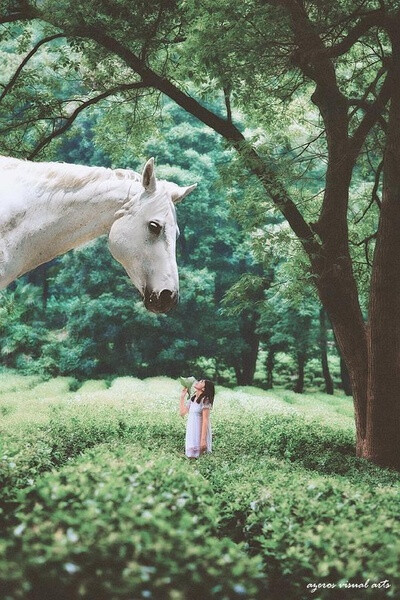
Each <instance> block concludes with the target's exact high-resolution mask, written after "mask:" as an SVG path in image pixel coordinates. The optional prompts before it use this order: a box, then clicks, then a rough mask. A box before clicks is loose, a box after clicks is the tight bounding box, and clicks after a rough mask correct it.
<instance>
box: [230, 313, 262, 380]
mask: <svg viewBox="0 0 400 600" xmlns="http://www.w3.org/2000/svg"><path fill="white" fill-rule="evenodd" d="M256 326H257V314H256V313H253V312H250V311H249V312H247V313H244V314H243V315H242V322H241V326H240V333H241V335H242V338H243V341H244V342H245V343H246V346H247V348H246V350H244V351H243V352H242V354H241V357H240V365H235V367H234V368H235V373H236V379H237V383H238V385H252V383H253V379H254V373H255V371H256V363H257V357H258V349H259V346H260V336H259V335H258V334H257V333H256Z"/></svg>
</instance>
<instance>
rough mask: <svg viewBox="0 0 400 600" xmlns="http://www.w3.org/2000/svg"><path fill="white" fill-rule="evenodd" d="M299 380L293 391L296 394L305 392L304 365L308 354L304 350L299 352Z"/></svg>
mask: <svg viewBox="0 0 400 600" xmlns="http://www.w3.org/2000/svg"><path fill="white" fill-rule="evenodd" d="M296 358H297V380H296V383H295V386H294V388H293V391H294V392H296V394H302V393H303V392H304V367H305V365H306V361H307V356H306V354H305V353H304V352H299V353H298V354H297V357H296Z"/></svg>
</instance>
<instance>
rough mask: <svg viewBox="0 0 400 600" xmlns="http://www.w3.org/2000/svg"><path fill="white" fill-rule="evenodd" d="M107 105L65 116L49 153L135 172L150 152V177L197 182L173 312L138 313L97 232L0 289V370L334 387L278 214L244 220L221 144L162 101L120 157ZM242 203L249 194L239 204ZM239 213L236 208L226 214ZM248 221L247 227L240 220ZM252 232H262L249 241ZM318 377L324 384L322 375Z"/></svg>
mask: <svg viewBox="0 0 400 600" xmlns="http://www.w3.org/2000/svg"><path fill="white" fill-rule="evenodd" d="M108 112H109V107H107V106H104V107H99V108H96V111H93V113H92V114H90V115H85V117H84V118H81V119H80V120H79V122H78V123H77V124H76V127H75V129H74V130H73V132H72V133H71V134H70V135H69V136H68V138H67V139H66V140H63V141H62V142H61V143H60V144H58V146H57V148H56V150H55V151H54V153H53V156H52V159H54V160H57V161H66V162H73V163H78V164H89V165H102V166H106V167H110V166H111V167H112V166H117V165H120V164H121V162H122V163H123V166H124V167H126V168H132V169H134V170H139V171H140V169H141V167H142V164H141V163H142V162H143V161H144V159H145V157H149V156H155V157H156V160H157V175H158V176H159V177H162V178H166V179H170V180H174V181H176V182H177V183H181V184H184V183H186V184H187V183H192V182H195V181H196V182H198V184H199V185H198V190H197V192H196V194H194V195H193V196H192V197H191V198H190V200H188V201H186V202H183V203H182V204H180V205H179V207H178V220H179V228H180V237H179V240H178V257H177V258H178V265H179V270H180V282H181V300H180V304H179V307H178V308H177V309H176V310H175V311H173V312H172V313H170V314H168V315H167V316H165V315H154V314H150V313H148V312H147V311H146V310H145V308H144V307H143V305H142V302H141V300H140V298H139V296H138V294H136V292H135V291H134V290H133V289H132V285H131V283H130V282H129V280H128V277H127V276H126V274H125V272H124V270H123V268H122V267H121V266H120V265H119V264H118V263H116V262H115V261H114V260H113V259H112V257H111V255H110V253H109V251H108V248H107V239H106V236H105V237H104V238H100V239H98V240H96V241H94V242H92V243H90V244H88V245H86V246H85V247H82V248H79V249H77V250H74V251H71V252H69V253H68V254H67V255H65V256H63V257H60V258H59V259H57V260H55V261H53V262H52V263H50V264H47V265H43V266H42V267H39V268H38V269H36V270H35V271H33V272H31V273H30V274H28V275H26V276H24V277H22V278H21V279H20V280H19V281H18V282H16V283H15V284H12V285H10V286H9V287H8V289H7V290H5V291H3V292H2V307H1V309H0V310H1V313H0V318H1V321H0V335H1V338H0V339H1V355H2V362H3V365H6V366H7V367H13V368H17V369H18V370H20V371H22V372H24V373H28V374H32V373H41V374H43V375H47V376H54V375H58V374H61V375H74V376H76V377H78V378H87V377H92V378H96V377H104V376H108V377H112V376H116V375H122V374H132V375H137V376H141V377H146V376H150V375H159V374H166V375H170V376H177V375H179V374H181V373H191V372H194V373H196V374H202V373H204V374H206V375H207V376H209V377H212V378H214V379H216V380H217V381H219V382H223V383H227V384H233V383H238V384H242V385H243V384H247V385H248V384H251V383H253V382H254V381H256V382H257V383H258V384H260V385H263V386H265V387H271V386H272V385H274V384H275V385H284V386H287V387H292V388H294V389H296V390H297V391H299V392H301V391H302V390H303V389H304V385H306V386H307V387H308V388H309V389H316V388H325V387H326V388H327V389H328V391H329V390H332V389H333V385H332V382H331V375H330V373H329V371H328V370H327V365H328V362H327V355H328V354H329V356H330V366H331V370H332V375H333V376H334V377H335V380H336V385H338V386H342V380H341V378H340V373H339V366H338V356H337V351H336V346H335V344H334V340H333V337H332V332H331V330H330V328H329V324H328V322H327V319H326V316H325V314H324V311H323V310H322V309H321V307H320V305H319V303H318V301H317V299H316V297H315V294H314V293H313V290H312V288H311V286H309V285H308V286H305V287H303V284H304V281H303V280H304V279H305V277H306V274H305V272H304V269H302V263H301V255H299V252H298V249H297V248H296V244H295V243H294V242H293V240H292V239H291V236H290V235H289V232H288V230H287V228H286V227H285V226H284V224H283V222H282V219H281V218H279V217H278V216H277V215H276V214H273V213H272V214H271V215H270V217H269V218H268V221H267V222H266V224H265V225H264V226H263V227H262V228H258V227H257V228H255V226H254V221H255V220H256V216H257V206H256V202H257V199H256V198H254V200H252V201H253V202H254V204H255V206H249V207H248V209H247V211H246V212H245V213H244V214H243V211H242V208H241V203H242V202H243V203H244V202H246V194H247V195H249V194H250V193H251V192H252V190H251V189H250V190H249V188H251V182H249V181H246V180H245V179H244V177H243V178H242V180H238V181H237V182H232V181H230V180H229V170H228V165H229V162H230V161H231V160H232V156H231V154H232V153H231V151H229V150H228V149H226V148H224V146H223V144H222V143H221V142H220V141H219V140H218V138H217V136H216V134H215V133H213V132H211V131H210V130H209V129H208V128H207V127H205V126H204V125H202V124H200V123H198V122H196V120H195V119H193V118H191V117H189V116H188V115H187V114H186V113H184V111H182V110H181V109H179V108H178V107H176V106H174V105H173V104H172V103H171V102H164V105H163V122H162V123H161V124H160V127H159V128H157V129H155V128H154V130H153V131H152V132H151V135H149V137H148V139H147V140H146V141H143V142H142V143H141V144H140V145H139V147H138V149H135V137H134V136H133V139H132V141H130V140H129V139H128V140H127V143H126V144H125V147H124V157H120V156H118V157H117V158H116V159H114V158H113V155H112V152H110V151H109V150H110V148H111V149H112V147H113V146H112V143H111V142H109V147H108V148H107V145H106V144H105V143H104V141H103V136H104V129H103V128H104V127H105V125H104V121H107V120H108V118H109V114H108ZM247 202H249V200H247ZM240 211H242V212H241V214H239V216H237V215H236V212H240ZM247 221H248V222H247ZM260 236H262V237H263V238H264V239H268V244H267V245H266V246H265V247H262V248H261V247H260ZM324 374H325V379H324V376H323V375H324Z"/></svg>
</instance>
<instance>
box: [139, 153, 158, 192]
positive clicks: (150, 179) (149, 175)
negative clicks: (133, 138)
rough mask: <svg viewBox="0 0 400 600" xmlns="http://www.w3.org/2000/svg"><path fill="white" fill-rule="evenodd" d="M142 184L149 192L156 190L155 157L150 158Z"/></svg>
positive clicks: (144, 171) (145, 167) (143, 174)
mask: <svg viewBox="0 0 400 600" xmlns="http://www.w3.org/2000/svg"><path fill="white" fill-rule="evenodd" d="M142 185H143V187H144V189H145V190H146V191H147V192H155V191H156V176H155V174H154V158H149V160H148V161H147V163H146V164H145V166H144V169H143V173H142Z"/></svg>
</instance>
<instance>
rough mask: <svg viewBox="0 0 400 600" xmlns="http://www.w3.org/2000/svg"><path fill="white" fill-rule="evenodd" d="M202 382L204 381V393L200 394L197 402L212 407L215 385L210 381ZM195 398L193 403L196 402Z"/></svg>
mask: <svg viewBox="0 0 400 600" xmlns="http://www.w3.org/2000/svg"><path fill="white" fill-rule="evenodd" d="M200 381H204V392H202V393H201V394H200V396H199V397H198V398H197V400H196V402H197V404H200V402H201V401H202V400H203V401H204V404H209V405H210V406H212V405H213V403H214V396H215V385H214V383H213V382H212V381H210V380H209V379H200ZM195 398H196V396H193V398H192V402H193V401H194V400H195Z"/></svg>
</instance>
